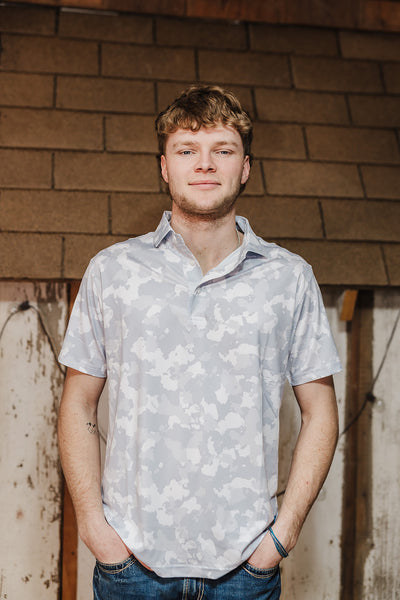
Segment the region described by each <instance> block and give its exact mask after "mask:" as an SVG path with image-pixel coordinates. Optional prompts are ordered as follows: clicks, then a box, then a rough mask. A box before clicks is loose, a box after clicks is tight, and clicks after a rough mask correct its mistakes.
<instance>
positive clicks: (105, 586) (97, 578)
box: [93, 555, 281, 600]
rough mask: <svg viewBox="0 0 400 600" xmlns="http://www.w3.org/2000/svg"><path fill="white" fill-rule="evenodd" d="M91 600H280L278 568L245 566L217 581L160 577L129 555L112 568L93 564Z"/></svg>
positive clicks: (111, 566) (98, 563) (245, 564)
mask: <svg viewBox="0 0 400 600" xmlns="http://www.w3.org/2000/svg"><path fill="white" fill-rule="evenodd" d="M93 591H94V600H234V599H236V600H279V597H280V595H281V579H280V570H279V566H278V567H275V568H273V569H256V568H255V567H252V566H251V565H249V563H244V564H243V565H241V566H240V567H238V568H237V569H235V570H234V571H232V572H231V573H228V574H227V575H224V576H223V577H221V578H220V579H200V578H184V577H170V578H164V577H159V576H158V575H156V574H155V573H153V571H149V570H148V569H146V568H145V567H143V566H142V565H141V564H140V563H139V561H137V560H136V558H135V557H134V556H133V555H132V556H130V557H129V558H128V559H126V560H125V561H124V562H122V563H119V564H115V565H106V564H103V563H100V562H97V563H96V566H95V569H94V574H93Z"/></svg>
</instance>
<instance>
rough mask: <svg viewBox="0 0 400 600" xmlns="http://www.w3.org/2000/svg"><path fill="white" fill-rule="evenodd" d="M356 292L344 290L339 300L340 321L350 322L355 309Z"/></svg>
mask: <svg viewBox="0 0 400 600" xmlns="http://www.w3.org/2000/svg"><path fill="white" fill-rule="evenodd" d="M357 296H358V290H346V291H345V292H344V293H343V296H342V298H341V301H342V308H341V311H340V320H341V321H352V320H353V315H354V309H355V307H356V302H357Z"/></svg>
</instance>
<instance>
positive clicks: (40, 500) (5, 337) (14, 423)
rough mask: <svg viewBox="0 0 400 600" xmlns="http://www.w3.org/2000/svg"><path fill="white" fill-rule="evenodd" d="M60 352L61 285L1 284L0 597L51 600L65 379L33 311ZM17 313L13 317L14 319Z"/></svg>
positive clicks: (56, 583) (55, 587) (55, 582)
mask: <svg viewBox="0 0 400 600" xmlns="http://www.w3.org/2000/svg"><path fill="white" fill-rule="evenodd" d="M24 301H29V303H31V305H33V306H34V307H36V308H37V310H39V311H40V314H41V315H42V317H43V322H44V323H45V324H46V326H47V328H48V333H49V335H50V336H51V338H52V340H53V341H54V345H55V347H56V349H59V347H60V344H61V339H62V336H63V333H64V331H65V322H66V315H67V297H66V289H65V286H62V285H58V284H44V283H43V284H33V283H27V282H0V331H1V329H2V328H3V325H4V324H5V322H6V320H7V319H8V317H10V318H9V320H8V322H7V324H6V325H5V327H4V330H3V333H2V335H1V339H0V407H1V419H0V478H1V496H0V498H1V500H0V531H1V544H0V571H1V575H0V598H1V600H6V599H7V600H39V599H40V600H57V599H58V597H59V596H58V594H59V587H60V572H59V569H60V527H61V506H62V502H61V473H60V467H59V460H58V448H57V438H56V421H57V411H58V404H59V399H60V395H61V391H62V384H63V376H62V374H61V372H60V371H59V368H58V366H57V363H56V361H55V358H54V355H53V353H52V351H51V349H50V345H49V341H48V339H47V337H46V335H45V334H44V332H43V329H42V327H41V325H40V322H39V318H38V314H37V312H35V310H33V309H28V310H26V311H24V312H15V311H16V308H17V307H18V305H20V304H21V303H22V302H24ZM14 312H15V314H14Z"/></svg>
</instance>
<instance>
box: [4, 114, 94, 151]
mask: <svg viewBox="0 0 400 600" xmlns="http://www.w3.org/2000/svg"><path fill="white" fill-rule="evenodd" d="M0 144H2V145H3V146H9V147H17V148H65V149H73V148H76V149H78V150H79V149H81V150H101V149H102V148H103V123H102V118H101V117H100V116H98V115H88V114H80V113H72V112H63V111H56V110H25V109H3V110H1V113H0Z"/></svg>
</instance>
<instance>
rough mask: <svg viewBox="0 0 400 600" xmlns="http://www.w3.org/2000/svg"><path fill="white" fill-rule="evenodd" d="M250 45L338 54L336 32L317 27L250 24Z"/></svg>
mask: <svg viewBox="0 0 400 600" xmlns="http://www.w3.org/2000/svg"><path fill="white" fill-rule="evenodd" d="M250 47H251V49H252V50H259V51H261V52H286V53H289V54H310V55H312V54H314V55H316V54H318V55H325V56H336V55H337V54H338V48H337V42H336V34H335V32H333V31H329V30H327V29H320V28H317V27H291V26H283V27H282V26H281V27H279V26H276V25H267V24H258V23H254V24H250Z"/></svg>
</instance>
